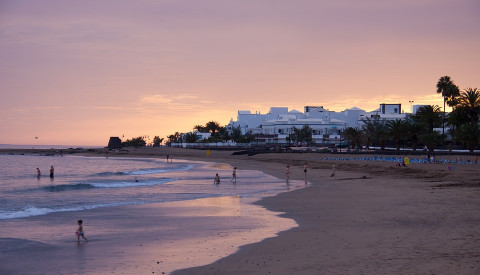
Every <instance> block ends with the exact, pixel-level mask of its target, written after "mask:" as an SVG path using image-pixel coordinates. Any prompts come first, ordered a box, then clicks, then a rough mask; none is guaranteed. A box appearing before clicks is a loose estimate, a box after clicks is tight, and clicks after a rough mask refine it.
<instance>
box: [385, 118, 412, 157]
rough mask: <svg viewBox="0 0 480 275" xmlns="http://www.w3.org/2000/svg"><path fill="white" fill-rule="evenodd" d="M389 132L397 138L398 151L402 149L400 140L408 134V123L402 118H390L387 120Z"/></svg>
mask: <svg viewBox="0 0 480 275" xmlns="http://www.w3.org/2000/svg"><path fill="white" fill-rule="evenodd" d="M387 129H388V133H389V134H390V136H391V137H393V139H394V140H395V145H396V147H397V151H399V150H400V140H401V139H403V138H404V137H405V136H406V134H407V123H406V122H405V120H402V119H395V120H390V121H388V122H387Z"/></svg>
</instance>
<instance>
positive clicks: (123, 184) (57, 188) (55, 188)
mask: <svg viewBox="0 0 480 275" xmlns="http://www.w3.org/2000/svg"><path fill="white" fill-rule="evenodd" d="M176 180H178V179H173V178H160V179H151V180H147V181H111V182H92V183H77V184H59V185H50V186H45V187H41V188H40V189H42V190H44V191H48V192H63V191H70V190H84V189H92V188H127V187H142V186H152V185H157V184H163V183H167V182H171V181H176Z"/></svg>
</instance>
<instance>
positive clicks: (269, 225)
mask: <svg viewBox="0 0 480 275" xmlns="http://www.w3.org/2000/svg"><path fill="white" fill-rule="evenodd" d="M251 200H252V199H243V198H240V197H218V198H206V199H198V200H192V201H179V202H170V203H156V204H146V205H137V206H125V207H109V208H99V209H94V210H87V211H82V212H64V213H54V214H48V215H43V216H36V217H30V218H28V219H13V220H3V221H0V222H1V224H2V226H1V227H0V236H1V237H0V274H106V273H114V274H154V273H156V274H168V273H170V272H172V271H174V270H176V269H180V268H185V267H190V266H198V265H205V264H208V263H211V262H213V261H215V260H217V259H219V258H221V257H224V256H228V255H230V254H232V253H234V252H236V251H237V249H238V247H239V246H240V245H244V244H246V243H254V242H259V241H261V240H262V239H263V238H264V236H275V234H276V233H277V232H278V231H283V230H287V229H290V228H292V227H295V226H297V224H296V223H295V222H294V221H293V220H291V219H285V218H280V217H278V216H276V215H274V213H272V212H270V211H268V210H265V209H264V208H263V207H260V206H256V205H253V204H251ZM79 215H80V216H79ZM80 218H81V219H83V220H84V230H85V237H87V238H88V239H89V242H85V241H83V240H81V242H80V244H78V243H77V241H76V236H75V235H74V232H75V230H76V228H77V225H76V224H75V221H76V220H77V219H80ZM7 236H8V237H7Z"/></svg>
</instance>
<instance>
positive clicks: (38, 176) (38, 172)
mask: <svg viewBox="0 0 480 275" xmlns="http://www.w3.org/2000/svg"><path fill="white" fill-rule="evenodd" d="M41 175H42V173H40V169H39V168H38V167H37V178H40V176H41Z"/></svg>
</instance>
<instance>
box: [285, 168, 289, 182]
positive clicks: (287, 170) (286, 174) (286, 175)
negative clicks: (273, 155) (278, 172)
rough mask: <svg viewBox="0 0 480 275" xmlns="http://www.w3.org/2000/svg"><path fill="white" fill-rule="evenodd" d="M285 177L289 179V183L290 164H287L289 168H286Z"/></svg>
mask: <svg viewBox="0 0 480 275" xmlns="http://www.w3.org/2000/svg"><path fill="white" fill-rule="evenodd" d="M285 178H286V179H287V183H288V179H289V178H290V166H289V165H287V169H285Z"/></svg>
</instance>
